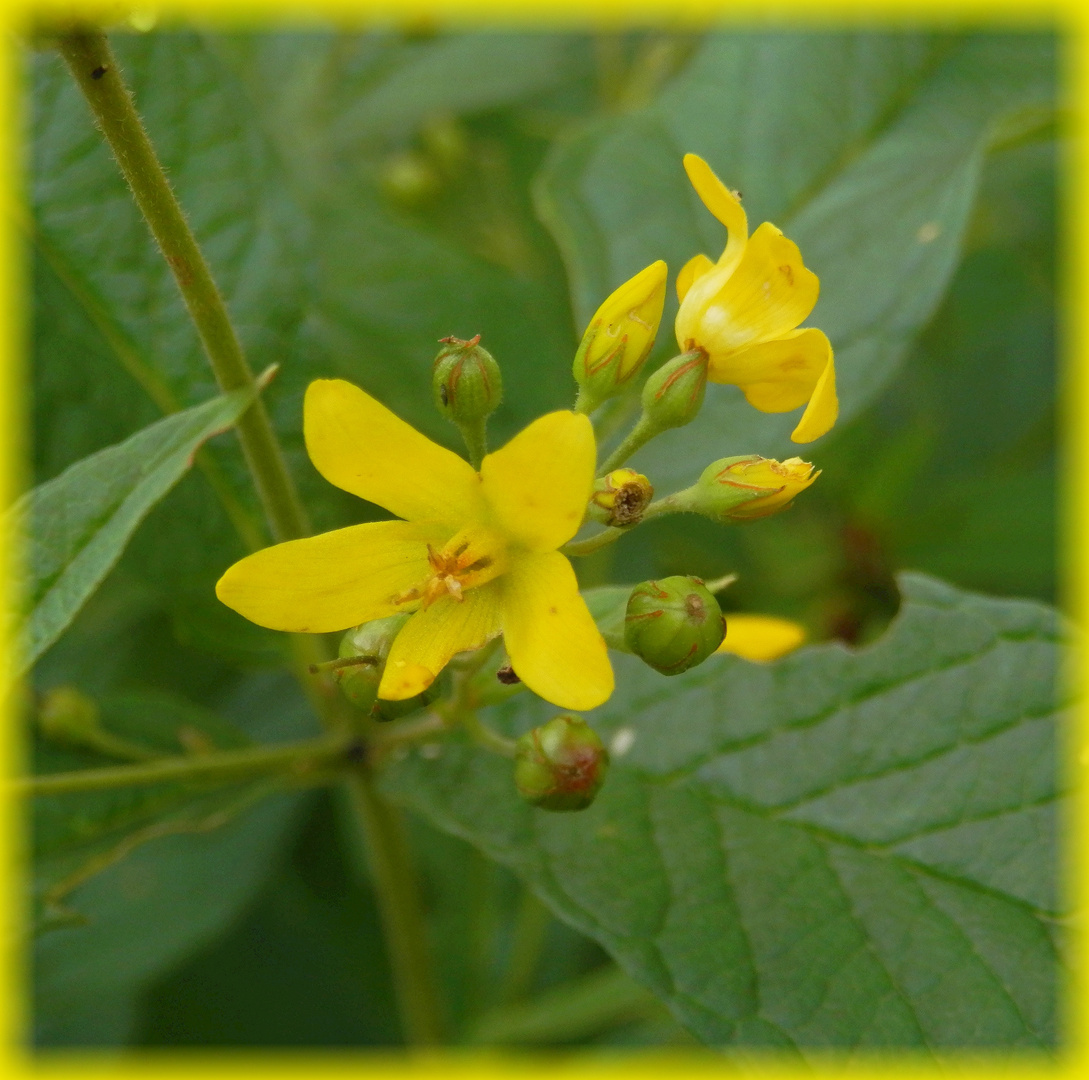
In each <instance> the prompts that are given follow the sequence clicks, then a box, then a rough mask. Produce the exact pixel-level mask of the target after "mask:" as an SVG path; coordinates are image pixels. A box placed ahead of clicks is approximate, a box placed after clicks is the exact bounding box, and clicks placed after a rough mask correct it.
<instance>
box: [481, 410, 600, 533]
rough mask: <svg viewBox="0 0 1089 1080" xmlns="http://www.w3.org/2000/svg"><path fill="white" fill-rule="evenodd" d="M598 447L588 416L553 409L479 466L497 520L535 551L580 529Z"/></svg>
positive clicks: (501, 525) (501, 528) (490, 505)
mask: <svg viewBox="0 0 1089 1080" xmlns="http://www.w3.org/2000/svg"><path fill="white" fill-rule="evenodd" d="M596 455H597V449H596V447H595V445H594V429H593V426H592V425H591V424H590V421H589V419H588V418H587V417H585V416H582V415H581V414H577V413H572V412H554V413H548V414H547V415H546V416H542V417H540V418H538V419H537V420H534V421H533V423H532V424H530V425H529V426H528V427H526V428H524V429H523V430H522V431H521V432H520V433H519V434H517V435H515V437H514V438H513V439H511V441H510V442H509V443H507V445H506V446H504V447H503V448H502V449H501V450H497V451H496V452H495V453H494V454H489V455H488V456H487V457H486V458H485V459H484V462H483V464H482V465H481V466H480V476H481V479H482V480H483V482H484V483H483V489H484V497H485V499H486V500H487V502H488V505H489V507H490V509H491V516H492V521H493V522H494V523H495V525H496V527H497V528H498V529H500V530H501V531H502V532H503V533H504V534H505V535H506V536H507V537H509V538H510V539H511V540H513V541H514V542H515V543H517V544H521V545H522V546H523V547H525V548H528V549H529V550H530V551H554V550H555V549H556V548H558V547H559V546H560V545H561V544H565V543H567V541H568V540H570V539H571V537H572V536H574V535H575V533H576V532H578V529H579V525H580V524H582V518H583V515H584V514H585V512H586V503H587V502H588V501H589V498H590V495H591V493H592V491H593V486H594V467H595V461H596Z"/></svg>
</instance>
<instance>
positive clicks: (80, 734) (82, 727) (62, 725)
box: [38, 686, 102, 746]
mask: <svg viewBox="0 0 1089 1080" xmlns="http://www.w3.org/2000/svg"><path fill="white" fill-rule="evenodd" d="M38 727H39V728H40V729H41V732H42V734H43V735H44V736H45V737H46V738H47V739H50V740H52V741H53V742H57V743H64V744H67V745H69V746H86V745H87V744H88V742H93V741H94V738H95V736H96V735H98V734H100V733H101V731H102V726H101V724H100V723H99V714H98V706H97V705H96V704H95V703H94V702H93V701H92V700H91V699H90V698H89V697H88V696H87V695H86V694H84V693H82V692H81V691H79V690H77V689H76V688H75V687H74V686H57V687H54V688H53V689H52V690H47V691H46V692H45V694H43V695H42V700H41V705H40V707H39V709H38Z"/></svg>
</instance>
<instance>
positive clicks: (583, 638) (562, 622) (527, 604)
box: [500, 551, 613, 710]
mask: <svg viewBox="0 0 1089 1080" xmlns="http://www.w3.org/2000/svg"><path fill="white" fill-rule="evenodd" d="M500 582H501V585H502V593H503V599H502V604H503V638H504V641H505V642H506V646H507V655H508V656H510V661H511V666H512V667H513V668H514V671H515V673H516V674H517V675H518V677H519V678H520V679H521V680H522V681H523V682H524V683H525V684H526V686H528V687H529V689H530V690H532V691H533V692H534V693H535V694H539V695H540V696H541V697H543V698H544V699H545V700H546V701H550V702H552V704H553V705H558V706H559V707H560V708H561V709H577V710H584V709H593V708H595V707H596V706H598V705H600V704H602V702H604V701H606V700H607V699H608V697H609V695H610V694H611V693H612V692H613V669H612V665H611V664H610V663H609V654H608V650H607V649H606V647H605V641H604V639H603V638H602V636H601V633H600V632H599V630H598V628H597V626H596V624H595V623H594V620H593V619H592V618H591V616H590V612H589V610H588V609H587V607H586V602H585V601H584V600H583V599H582V597H581V596H580V595H579V587H578V582H577V581H576V580H575V571H574V570H572V568H571V564H570V563H569V562H568V561H567V559H566V558H565V557H564V556H563V555H561V554H560V553H559V552H558V551H549V552H542V553H539V554H525V555H522V556H521V557H520V558H519V559H517V560H516V561H515V562H514V563H513V565H512V567H511V571H510V573H508V574H507V575H506V576H504V577H503V578H500Z"/></svg>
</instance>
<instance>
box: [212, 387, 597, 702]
mask: <svg viewBox="0 0 1089 1080" xmlns="http://www.w3.org/2000/svg"><path fill="white" fill-rule="evenodd" d="M304 432H305V435H306V448H307V451H308V452H309V454H310V459H311V461H313V463H314V465H315V467H316V468H317V470H318V472H320V473H321V474H322V476H324V477H325V479H326V480H328V481H329V482H330V483H332V484H335V485H336V486H337V487H340V488H343V489H344V490H345V491H349V492H351V493H352V494H353V495H358V496H359V497H360V498H363V499H367V500H368V501H370V502H373V503H377V504H378V505H379V506H382V507H385V509H387V510H389V511H390V512H391V513H394V514H397V515H399V516H400V517H402V518H404V519H406V520H403V521H380V522H372V523H369V524H365V525H353V526H350V527H348V528H346V529H337V530H335V531H334V532H328V533H322V534H321V535H319V536H312V537H309V538H307V539H305V540H290V541H288V542H287V543H284V544H277V545H276V546H275V547H270V548H265V549H264V550H263V551H258V552H256V553H255V554H253V555H250V556H248V557H247V558H245V559H242V560H241V561H240V562H237V563H235V564H234V565H233V566H232V567H230V569H228V570H227V572H226V573H225V574H224V575H223V577H222V578H220V580H219V583H218V584H217V586H216V595H217V596H218V597H219V598H220V600H222V601H223V602H224V603H225V604H226V605H227V606H228V607H231V608H233V609H234V610H235V611H237V612H239V613H240V614H241V615H244V616H245V617H246V618H247V619H249V620H251V621H252V622H255V623H258V624H259V625H261V626H267V627H270V628H272V629H274V630H286V631H292V632H296V633H326V632H329V631H336V630H346V629H348V628H349V627H352V626H356V625H358V624H359V623H363V622H368V621H369V620H371V619H379V618H382V617H384V616H387V615H392V614H395V613H396V612H414V614H413V615H412V617H411V618H410V619H409V620H408V622H407V623H405V626H404V628H403V629H402V630H401V632H400V633H399V634H398V635H397V637H396V638H395V639H394V642H393V646H392V648H391V650H390V654H389V658H388V660H387V661H386V669H385V673H384V675H383V678H382V682H381V684H380V686H379V689H378V696H379V697H381V698H386V699H392V700H402V699H405V698H410V697H414V696H415V695H416V694H418V693H420V692H421V691H423V690H425V689H426V688H427V687H428V686H430V685H431V683H432V682H433V681H434V680H435V678H436V676H437V675H438V674H439V672H440V671H442V669H443V668H444V667H445V666H446V664H447V663H448V661H449V660H450V659H451V657H453V656H455V655H456V654H457V653H459V652H464V651H467V650H470V649H477V648H480V647H481V646H482V645H484V644H485V643H487V642H488V641H489V640H491V639H492V638H494V637H496V636H497V635H498V634H500V633H502V634H503V636H504V639H505V643H506V648H507V653H508V655H509V656H510V660H511V664H512V666H513V668H514V670H515V672H516V673H517V674H518V676H519V677H520V678H521V680H522V681H523V682H524V683H525V684H526V685H527V686H528V687H529V688H530V689H531V690H533V691H534V692H535V693H537V694H539V695H540V696H541V697H543V698H545V699H546V700H548V701H551V702H552V703H553V704H555V705H559V706H560V707H561V708H565V709H578V710H583V709H592V708H594V707H595V706H596V705H600V704H601V703H602V702H603V701H605V700H606V699H607V698H608V696H609V695H610V694H611V693H612V690H613V673H612V668H611V666H610V664H609V658H608V654H607V651H606V648H605V642H604V641H603V639H602V637H601V634H600V633H599V632H598V629H597V627H596V626H595V624H594V621H593V619H592V618H591V617H590V613H589V611H588V610H587V608H586V604H585V603H584V601H583V599H582V597H581V596H580V595H579V591H578V584H577V582H576V581H575V574H574V571H573V570H572V568H571V564H570V563H569V562H568V561H567V559H566V557H565V556H563V555H561V554H560V553H559V552H558V551H557V550H556V549H557V548H559V547H560V546H561V545H562V544H564V543H566V542H567V541H568V540H570V539H571V537H572V536H574V535H575V533H576V532H577V531H578V528H579V525H580V523H581V522H582V518H583V513H584V511H585V509H586V501H587V499H588V498H589V497H590V492H591V490H592V488H593V483H594V462H595V453H596V450H595V445H594V435H593V429H592V427H591V425H590V421H589V420H588V419H587V418H586V417H585V416H580V415H577V414H575V413H570V412H554V413H549V414H548V415H547V416H542V417H540V418H539V419H538V420H535V421H534V422H533V423H532V424H530V425H529V426H528V427H527V428H525V429H524V430H523V431H522V432H521V433H520V434H518V435H516V436H515V437H514V438H513V439H512V440H511V441H510V442H509V443H507V445H506V446H504V447H503V448H502V449H500V450H498V451H496V452H495V453H494V454H489V455H488V456H487V457H485V458H484V461H483V463H482V464H481V467H480V472H479V473H478V472H477V471H476V470H474V469H473V468H472V466H471V465H469V463H468V462H466V461H465V460H464V459H463V458H460V457H458V455H457V454H454V453H453V452H452V451H450V450H446V449H444V448H443V447H441V446H439V445H437V444H436V443H433V442H431V440H430V439H427V438H426V437H425V436H423V435H421V434H420V433H419V432H418V431H416V430H415V429H414V428H412V427H411V426H409V425H408V424H406V423H405V422H404V421H403V420H401V419H399V418H398V417H397V416H395V415H394V414H393V413H392V412H390V411H389V409H387V408H386V407H385V406H384V405H381V404H380V403H379V402H377V401H375V400H374V398H372V397H370V396H369V395H368V394H365V393H364V392H363V391H362V390H360V389H359V388H358V387H355V386H353V385H352V384H351V383H347V382H344V381H342V380H340V379H323V380H319V381H317V382H314V383H311V384H310V387H309V389H308V390H307V392H306V404H305V409H304Z"/></svg>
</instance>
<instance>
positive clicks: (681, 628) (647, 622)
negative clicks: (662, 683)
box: [624, 576, 726, 675]
mask: <svg viewBox="0 0 1089 1080" xmlns="http://www.w3.org/2000/svg"><path fill="white" fill-rule="evenodd" d="M725 636H726V621H725V619H723V617H722V610H721V609H720V608H719V606H718V601H717V600H716V599H715V597H714V594H713V593H711V592H710V591H709V590H708V589H707V588H706V587H705V586H704V584H703V582H702V581H700V579H699V578H697V577H680V576H678V577H668V578H663V579H662V580H661V581H644V582H643V584H642V585H636V587H635V588H634V589H633V590H632V593H631V596H630V597H628V610H627V614H626V615H625V617H624V640H625V642H626V644H627V646H628V648H629V649H631V651H632V652H633V653H635V655H636V656H638V657H640V658H641V659H642V660H644V661H645V662H646V663H648V664H650V666H651V667H652V668H654V669H655V670H656V671H660V672H661V673H662V674H663V675H679V674H680V673H681V672H682V671H687V670H688V669H689V668H693V667H695V666H696V665H697V664H702V663H703V661H704V660H706V659H707V657H709V656H710V655H711V654H712V653H713V652H714V651H715V650H716V649H717V648H718V647H719V646H720V645H721V644H722V639H723V638H724V637H725Z"/></svg>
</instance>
